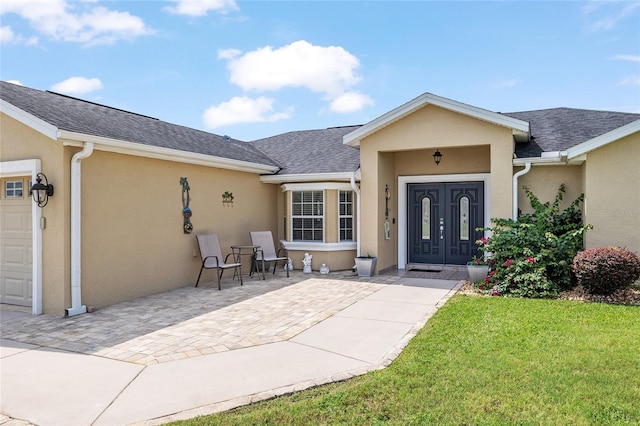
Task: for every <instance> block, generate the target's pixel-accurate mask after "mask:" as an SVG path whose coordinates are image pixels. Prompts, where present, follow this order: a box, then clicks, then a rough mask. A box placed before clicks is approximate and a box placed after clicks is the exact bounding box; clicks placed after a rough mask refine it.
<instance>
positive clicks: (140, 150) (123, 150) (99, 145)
mask: <svg viewBox="0 0 640 426" xmlns="http://www.w3.org/2000/svg"><path fill="white" fill-rule="evenodd" d="M60 139H65V140H64V141H63V145H65V146H78V147H80V146H82V145H83V144H84V142H93V144H94V149H97V150H100V151H107V152H114V153H118V154H125V155H135V156H138V157H147V158H154V159H157V160H167V161H177V162H180V163H187V164H195V165H198V166H206V167H216V168H221V169H227V170H237V171H242V172H251V173H258V174H262V173H276V172H277V171H278V170H279V168H278V167H276V166H267V165H262V164H256V163H251V162H248V161H240V160H231V159H228V158H222V157H215V156H212V155H205V154H198V153H194V152H186V151H180V150H177V149H170V148H161V147H157V146H150V145H143V144H138V143H134V142H123V141H120V140H116V139H110V138H105V137H101V136H93V135H86V134H82V133H76V132H69V131H65V130H63V131H61V132H60Z"/></svg>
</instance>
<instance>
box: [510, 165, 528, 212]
mask: <svg viewBox="0 0 640 426" xmlns="http://www.w3.org/2000/svg"><path fill="white" fill-rule="evenodd" d="M529 170H531V162H530V161H528V162H526V163H525V164H524V169H522V170H520V171H519V172H518V173H516V174H515V175H513V220H515V221H517V220H518V178H519V177H520V176H522V175H524V174H527V173H529Z"/></svg>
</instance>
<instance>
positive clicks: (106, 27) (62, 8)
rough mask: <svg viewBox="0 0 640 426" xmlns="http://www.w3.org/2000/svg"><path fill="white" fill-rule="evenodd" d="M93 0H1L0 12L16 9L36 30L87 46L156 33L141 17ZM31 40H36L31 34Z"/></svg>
mask: <svg viewBox="0 0 640 426" xmlns="http://www.w3.org/2000/svg"><path fill="white" fill-rule="evenodd" d="M93 3H94V2H90V1H85V2H75V3H73V4H71V3H68V2H67V1H66V0H47V1H38V2H28V1H24V0H2V9H1V10H0V13H2V14H7V13H15V14H17V15H18V16H20V17H21V18H23V19H25V20H27V21H28V22H29V24H30V25H31V27H32V28H34V29H35V30H36V31H37V32H39V33H41V34H44V35H46V36H47V37H50V38H52V39H54V40H62V41H68V42H77V43H82V44H84V45H87V46H91V45H96V44H112V43H115V42H116V41H118V40H123V39H124V40H131V39H133V38H135V37H138V36H143V35H149V34H153V30H151V29H150V28H148V27H147V26H146V25H145V23H144V22H143V21H142V19H141V18H139V17H137V16H133V15H131V14H130V13H129V12H119V11H114V10H109V9H107V8H105V7H102V6H96V5H95V4H93ZM29 40H33V38H30V39H29Z"/></svg>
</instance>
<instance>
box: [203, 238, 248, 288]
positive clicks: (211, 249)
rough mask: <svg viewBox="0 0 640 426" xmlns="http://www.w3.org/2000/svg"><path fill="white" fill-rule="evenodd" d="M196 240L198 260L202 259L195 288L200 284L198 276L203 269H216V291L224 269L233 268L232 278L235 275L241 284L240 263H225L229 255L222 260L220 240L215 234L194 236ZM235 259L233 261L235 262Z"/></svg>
mask: <svg viewBox="0 0 640 426" xmlns="http://www.w3.org/2000/svg"><path fill="white" fill-rule="evenodd" d="M196 239H197V240H198V248H199V249H200V258H201V259H202V267H201V268H200V273H199V274H198V280H197V281H196V287H198V283H199V282H200V276H201V275H202V271H203V270H204V269H214V268H215V269H216V277H217V278H218V290H220V278H222V273H223V272H224V271H225V269H230V268H234V269H235V271H234V277H235V275H236V273H237V275H238V276H239V277H240V285H243V283H242V263H239V262H234V263H227V259H228V258H229V256H231V253H229V254H228V255H227V257H225V258H224V260H223V259H222V250H221V249H220V240H219V239H218V235H217V234H207V235H196ZM235 260H236V259H234V261H235Z"/></svg>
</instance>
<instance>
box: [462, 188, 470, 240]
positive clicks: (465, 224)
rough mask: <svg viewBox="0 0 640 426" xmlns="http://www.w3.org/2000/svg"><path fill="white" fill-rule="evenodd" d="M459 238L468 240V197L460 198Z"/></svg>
mask: <svg viewBox="0 0 640 426" xmlns="http://www.w3.org/2000/svg"><path fill="white" fill-rule="evenodd" d="M460 239H461V240H464V241H469V197H467V196H464V197H462V198H460Z"/></svg>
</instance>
